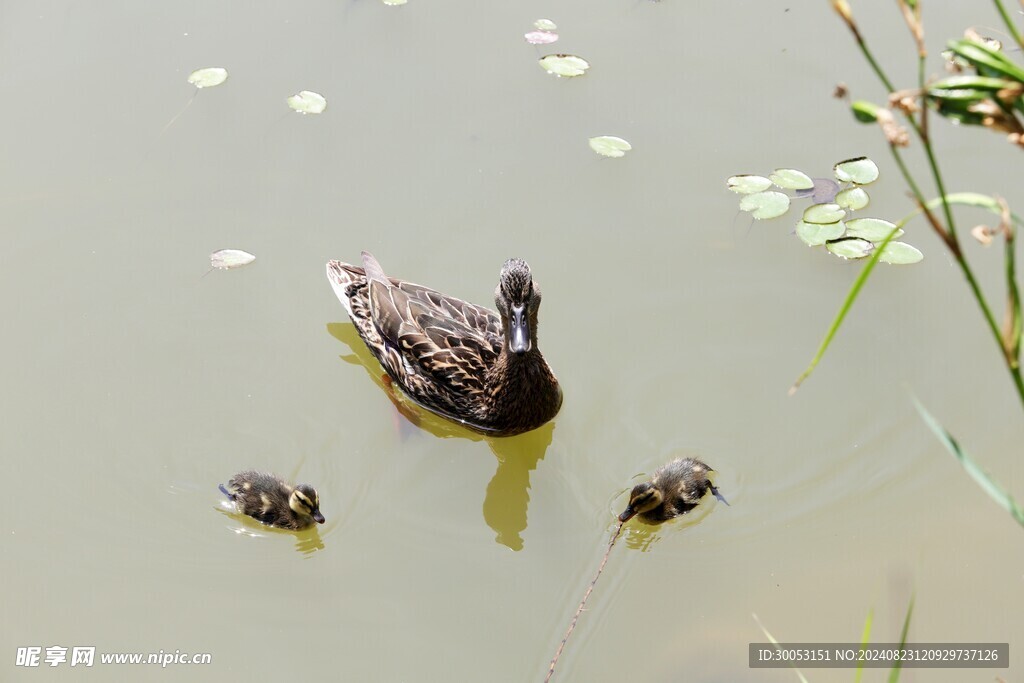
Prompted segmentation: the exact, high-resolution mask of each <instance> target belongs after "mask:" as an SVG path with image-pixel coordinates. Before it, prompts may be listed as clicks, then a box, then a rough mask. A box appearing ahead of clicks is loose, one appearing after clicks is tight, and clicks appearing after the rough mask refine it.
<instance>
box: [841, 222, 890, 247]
mask: <svg viewBox="0 0 1024 683" xmlns="http://www.w3.org/2000/svg"><path fill="white" fill-rule="evenodd" d="M895 227H896V226H895V225H893V224H892V223H890V222H889V221H884V220H882V219H881V218H851V219H850V220H848V221H846V234H847V235H849V236H850V237H860V238H861V239H865V240H867V241H869V242H881V241H882V240H884V239H885V238H886V237H888V236H889V233H890V232H892V229H893V228H895ZM902 234H903V231H902V230H897V231H896V236H895V237H894V238H893V239H895V238H896V237H899V236H900V235H902Z"/></svg>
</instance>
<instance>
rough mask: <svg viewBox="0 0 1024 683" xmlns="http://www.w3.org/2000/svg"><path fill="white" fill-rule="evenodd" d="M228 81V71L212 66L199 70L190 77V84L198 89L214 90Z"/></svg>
mask: <svg viewBox="0 0 1024 683" xmlns="http://www.w3.org/2000/svg"><path fill="white" fill-rule="evenodd" d="M226 80H228V70H227V69H222V68H221V67H219V66H211V67H210V68H208V69H198V70H196V71H193V72H192V73H190V74H189V75H188V82H189V83H191V84H192V85H194V86H196V87H197V88H200V89H202V88H212V87H213V86H215V85H220V84H221V83H223V82H224V81H226Z"/></svg>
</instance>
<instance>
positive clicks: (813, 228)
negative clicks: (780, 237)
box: [796, 221, 846, 247]
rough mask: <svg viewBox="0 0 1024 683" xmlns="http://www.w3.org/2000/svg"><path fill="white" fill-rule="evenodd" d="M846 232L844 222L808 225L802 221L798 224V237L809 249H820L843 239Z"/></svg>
mask: <svg viewBox="0 0 1024 683" xmlns="http://www.w3.org/2000/svg"><path fill="white" fill-rule="evenodd" d="M845 230H846V226H844V225H843V223H842V221H839V222H836V223H826V224H824V225H819V224H817V223H807V222H805V221H800V222H799V223H797V224H796V236H797V237H799V238H800V239H801V240H802V241H803V243H804V244H806V245H807V246H809V247H820V246H821V245H823V244H825V242H828V241H829V240H834V239H836V238H838V237H842V235H843V232H844V231H845Z"/></svg>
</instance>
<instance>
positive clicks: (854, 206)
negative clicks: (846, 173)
mask: <svg viewBox="0 0 1024 683" xmlns="http://www.w3.org/2000/svg"><path fill="white" fill-rule="evenodd" d="M870 201H871V198H870V197H868V193H867V192H865V191H864V188H862V187H851V188H848V189H845V190H843V191H842V192H838V193H836V204H838V205H839V206H841V207H843V208H844V209H849V210H850V211H859V210H860V209H863V208H864V207H865V206H867V205H868V202H870Z"/></svg>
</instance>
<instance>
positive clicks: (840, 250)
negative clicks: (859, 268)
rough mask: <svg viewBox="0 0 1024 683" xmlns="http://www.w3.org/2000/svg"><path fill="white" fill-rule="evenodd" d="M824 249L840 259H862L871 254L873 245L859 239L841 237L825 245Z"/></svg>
mask: <svg viewBox="0 0 1024 683" xmlns="http://www.w3.org/2000/svg"><path fill="white" fill-rule="evenodd" d="M825 248H826V249H828V250H829V251H830V252H832V253H833V254H835V255H836V256H839V257H841V258H849V259H855V258H864V257H865V256H868V255H870V254H871V252H872V251H873V250H874V248H875V245H874V244H872V243H871V242H868V241H867V240H862V239H860V238H859V237H843V238H841V239H838V240H833V241H831V242H826V243H825Z"/></svg>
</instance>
